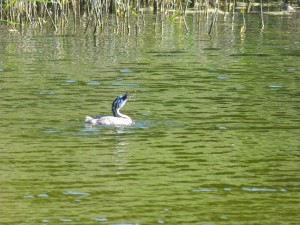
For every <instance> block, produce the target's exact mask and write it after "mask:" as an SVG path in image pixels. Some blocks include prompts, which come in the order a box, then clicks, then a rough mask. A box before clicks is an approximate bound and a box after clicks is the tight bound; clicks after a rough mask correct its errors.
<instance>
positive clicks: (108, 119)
mask: <svg viewBox="0 0 300 225" xmlns="http://www.w3.org/2000/svg"><path fill="white" fill-rule="evenodd" d="M127 100H128V94H127V93H126V94H123V95H120V96H118V97H117V98H116V99H115V100H114V101H113V103H112V106H111V109H112V113H113V116H100V117H99V116H96V117H94V118H93V117H90V116H86V117H85V122H86V123H91V124H93V125H98V124H99V125H115V126H128V125H131V124H132V119H131V118H130V117H129V116H126V115H124V114H122V113H120V111H119V110H120V109H121V108H122V107H123V106H124V105H125V103H126V102H127Z"/></svg>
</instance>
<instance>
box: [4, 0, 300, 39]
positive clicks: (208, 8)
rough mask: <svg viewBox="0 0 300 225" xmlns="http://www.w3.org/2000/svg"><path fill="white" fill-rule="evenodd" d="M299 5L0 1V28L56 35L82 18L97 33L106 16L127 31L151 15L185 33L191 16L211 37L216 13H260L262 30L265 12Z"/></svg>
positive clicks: (213, 0) (297, 0) (223, 0)
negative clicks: (204, 24) (133, 22)
mask: <svg viewBox="0 0 300 225" xmlns="http://www.w3.org/2000/svg"><path fill="white" fill-rule="evenodd" d="M299 4H300V0H294V1H290V2H288V1H287V0H285V2H282V1H281V0H277V1H263V0H0V24H1V25H2V26H3V25H4V26H7V27H11V28H13V29H17V30H22V29H24V27H32V28H39V29H42V28H43V27H44V26H46V24H47V25H48V24H50V26H51V28H53V30H55V31H57V30H59V29H62V28H63V27H65V26H66V25H67V24H68V23H69V22H70V20H73V22H74V23H73V24H74V26H76V24H77V23H76V20H78V19H80V18H82V17H84V18H86V23H85V28H86V29H88V28H91V29H93V30H94V33H96V31H97V30H98V29H102V28H103V26H104V18H105V16H107V15H115V18H116V23H118V21H125V22H126V21H127V29H128V31H130V23H129V20H138V19H139V18H140V17H141V16H142V15H143V14H144V13H149V12H150V13H154V14H157V15H158V14H159V15H161V16H164V17H165V18H167V19H168V20H169V21H171V22H172V21H173V20H175V19H178V18H180V19H181V20H182V21H183V23H184V24H185V27H186V30H187V31H188V27H187V24H186V21H185V18H186V15H187V14H188V13H193V14H194V15H196V16H197V18H203V19H206V20H207V21H209V23H210V26H209V27H210V29H208V34H210V33H211V28H212V27H213V25H214V23H215V22H216V18H217V15H218V14H219V13H223V14H224V13H225V14H226V13H240V14H243V15H244V14H246V13H253V12H256V13H261V16H262V26H263V13H264V11H276V12H281V11H282V10H283V11H286V12H290V11H291V8H288V7H291V6H290V5H294V6H296V7H297V6H298V5H299ZM285 6H286V7H287V8H286V9H285V8H284V7H285ZM293 10H294V8H292V11H293ZM74 28H75V29H76V27H74Z"/></svg>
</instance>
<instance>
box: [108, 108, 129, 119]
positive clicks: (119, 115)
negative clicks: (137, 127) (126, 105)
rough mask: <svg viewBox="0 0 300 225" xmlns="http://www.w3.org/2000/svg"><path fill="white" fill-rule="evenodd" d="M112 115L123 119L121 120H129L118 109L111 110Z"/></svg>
mask: <svg viewBox="0 0 300 225" xmlns="http://www.w3.org/2000/svg"><path fill="white" fill-rule="evenodd" d="M112 111H113V115H114V117H123V118H129V117H128V116H126V115H124V114H122V113H120V109H113V110H112Z"/></svg>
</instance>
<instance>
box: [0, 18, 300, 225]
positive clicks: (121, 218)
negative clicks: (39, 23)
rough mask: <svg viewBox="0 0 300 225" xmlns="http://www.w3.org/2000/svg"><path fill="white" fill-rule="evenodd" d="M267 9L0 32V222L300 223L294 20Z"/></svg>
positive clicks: (298, 52)
mask: <svg viewBox="0 0 300 225" xmlns="http://www.w3.org/2000/svg"><path fill="white" fill-rule="evenodd" d="M264 19H265V28H264V29H263V30H261V22H260V17H259V16H257V17H256V16H254V15H252V17H251V18H246V23H247V26H246V31H245V33H240V30H241V26H242V20H241V18H240V17H239V16H236V17H235V20H234V21H232V18H231V17H228V18H227V19H226V20H225V21H223V18H220V19H219V21H218V25H217V26H216V27H215V29H214V30H213V35H212V39H209V37H208V36H207V35H206V34H205V33H206V31H207V27H206V25H205V22H204V23H202V22H201V23H200V27H198V25H197V21H192V20H191V18H189V20H188V25H189V33H186V30H185V28H184V26H183V24H182V23H180V21H175V22H174V23H173V24H172V23H171V22H168V21H167V22H166V23H162V22H161V21H160V20H159V19H157V18H155V17H154V16H145V17H144V25H145V27H144V26H142V25H141V26H140V27H139V29H140V31H139V33H138V35H136V33H135V32H134V29H133V30H132V31H131V33H130V34H126V33H122V32H121V31H120V32H119V33H113V32H112V31H111V32H109V31H107V30H105V31H104V32H103V33H102V34H99V35H97V36H93V35H92V34H91V33H87V34H84V33H83V31H81V30H80V29H79V30H78V33H77V34H73V33H72V32H71V31H70V32H69V33H70V34H68V35H65V36H64V35H57V34H55V33H46V32H36V33H32V32H29V31H27V32H25V33H24V34H23V35H20V34H19V33H18V32H6V31H4V30H0V34H1V35H0V94H1V102H0V113H1V120H0V122H1V127H0V132H1V133H0V139H1V142H0V154H1V160H0V171H1V173H0V189H1V191H0V201H1V203H0V212H1V216H0V223H1V224H9V225H10V224H11V225H12V224H14V225H15V224H19V225H20V224H207V225H208V224H210V225H213V224H299V222H300V217H299V206H300V198H299V197H300V189H299V184H300V183H299V181H300V168H299V165H300V164H299V156H300V152H299V145H300V142H299V136H300V129H299V128H300V123H299V122H300V119H299V110H300V104H299V103H300V101H299V88H300V85H299V84H300V63H299V62H300V58H299V56H300V47H299V46H300V42H299V41H300V40H299V37H300V29H299V18H297V15H294V16H267V15H265V18H264ZM112 24H114V22H112ZM128 91H129V92H130V95H131V97H132V100H131V101H129V102H128V103H127V104H126V105H125V107H124V108H123V110H122V112H123V113H125V114H127V115H129V116H130V117H132V119H134V121H135V124H134V125H133V126H130V127H118V128H117V127H93V126H87V125H85V124H84V122H83V121H84V117H85V115H110V114H111V112H110V110H111V103H112V101H113V100H114V98H115V97H116V96H118V95H120V94H123V93H125V92H128Z"/></svg>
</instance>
